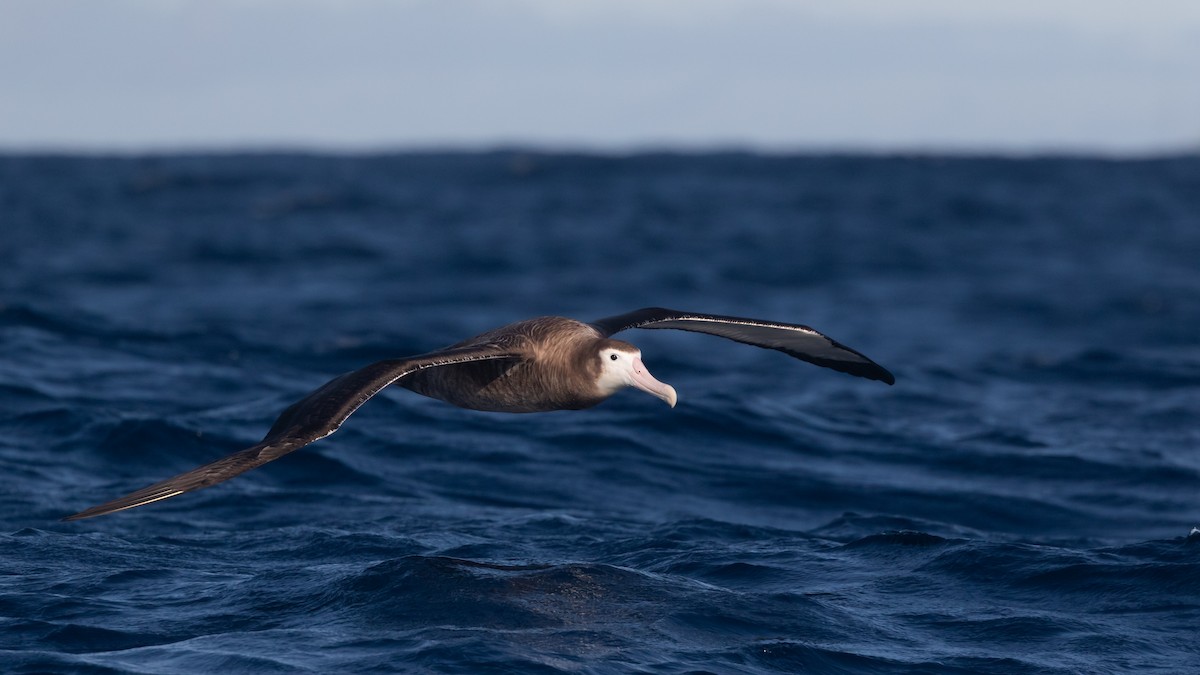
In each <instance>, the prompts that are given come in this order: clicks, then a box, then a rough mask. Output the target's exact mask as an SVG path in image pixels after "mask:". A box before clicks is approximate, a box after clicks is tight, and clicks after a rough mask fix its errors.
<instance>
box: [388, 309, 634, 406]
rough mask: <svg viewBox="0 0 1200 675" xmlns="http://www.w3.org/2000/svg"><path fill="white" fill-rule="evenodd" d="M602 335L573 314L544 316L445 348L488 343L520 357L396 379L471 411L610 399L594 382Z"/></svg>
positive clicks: (404, 384)
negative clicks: (595, 346) (594, 347)
mask: <svg viewBox="0 0 1200 675" xmlns="http://www.w3.org/2000/svg"><path fill="white" fill-rule="evenodd" d="M602 338H603V336H602V335H600V333H599V331H597V330H596V328H595V327H593V326H590V325H588V324H586V323H583V322H581V321H576V320H574V319H566V318H563V317H559V316H546V317H541V318H537V319H529V320H526V321H519V322H517V323H512V324H509V325H507V326H503V327H501V328H497V329H494V330H490V331H488V332H486V333H483V334H482V335H477V336H475V337H473V338H470V339H467V340H463V341H462V342H457V343H455V344H453V345H450V346H449V347H447V348H446V349H463V348H488V347H489V346H490V347H494V348H497V349H502V350H504V351H506V352H515V353H517V354H519V356H517V357H514V358H511V359H496V360H489V361H476V362H471V363H465V364H459V365H450V366H445V367H443V368H430V369H427V370H422V371H420V372H416V373H413V374H412V375H410V376H409V377H406V378H404V379H402V380H400V381H399V382H397V384H399V385H400V386H402V387H404V388H405V389H409V390H412V391H415V392H417V393H418V394H423V395H425V396H428V397H430V398H436V399H438V400H441V401H445V402H446V403H450V404H452V405H456V406H458V407H460V408H469V409H471V410H487V411H491V412H510V413H529V412H547V411H551V410H579V409H582V408H590V407H592V406H594V405H596V404H597V403H600V402H601V401H603V400H604V399H606V398H608V394H605V393H603V392H602V391H600V390H599V389H598V388H595V387H593V386H591V385H593V384H594V383H595V380H596V378H597V376H598V374H599V370H600V368H599V366H600V364H599V363H598V362H596V360H595V359H594V358H592V356H593V350H592V345H593V344H594V343H595V342H596V340H599V339H602ZM610 342H617V341H616V340H610Z"/></svg>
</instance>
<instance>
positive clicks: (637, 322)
mask: <svg viewBox="0 0 1200 675" xmlns="http://www.w3.org/2000/svg"><path fill="white" fill-rule="evenodd" d="M592 325H593V326H595V327H596V328H597V329H599V331H600V332H601V333H602V334H603V335H604V336H605V337H607V336H609V335H612V334H613V333H618V332H620V331H623V330H627V329H630V328H675V329H678V330H687V331H693V332H696V333H707V334H709V335H717V336H719V337H723V338H727V339H730V340H734V341H736V342H741V343H742V344H747V345H754V346H755V347H763V348H764V349H774V350H776V351H781V352H783V353H784V354H787V355H789V356H794V357H796V358H798V359H801V360H804V361H808V362H809V363H814V364H816V365H818V366H824V367H826V368H832V369H834V370H837V371H840V372H843V373H849V374H851V375H857V376H858V377H865V378H868V379H871V380H879V381H881V382H886V383H888V384H895V382H896V378H895V377H894V376H892V374H891V373H889V372H888V371H887V369H886V368H884V367H883V366H881V365H879V364H878V363H875V362H874V361H872V360H871V359H869V358H867V357H866V356H864V355H862V354H860V353H858V352H857V351H855V350H853V349H851V348H849V347H847V346H846V345H844V344H842V343H840V342H837V341H836V340H834V339H832V338H830V337H828V336H825V335H822V334H821V333H818V332H817V331H815V330H813V329H812V328H809V327H808V326H801V325H799V324H794V323H780V322H778V321H763V320H762V319H743V318H741V317H736V316H721V315H718V314H699V313H696V312H680V311H678V310H674V309H663V308H662V307H647V308H646V309H639V310H637V311H634V312H629V313H628V314H621V315H618V316H610V317H608V318H604V319H600V320H599V321H593V322H592Z"/></svg>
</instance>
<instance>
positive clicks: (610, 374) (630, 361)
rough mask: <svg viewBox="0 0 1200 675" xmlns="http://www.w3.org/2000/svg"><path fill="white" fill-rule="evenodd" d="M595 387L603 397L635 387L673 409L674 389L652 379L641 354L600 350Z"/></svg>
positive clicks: (616, 350)
mask: <svg viewBox="0 0 1200 675" xmlns="http://www.w3.org/2000/svg"><path fill="white" fill-rule="evenodd" d="M596 386H597V388H599V389H600V391H601V392H602V393H603V394H604V395H605V396H611V395H612V394H614V393H616V392H617V390H618V389H621V388H622V387H637V388H638V389H641V390H642V391H644V392H646V393H647V394H650V395H652V396H657V397H658V398H661V399H662V400H664V401H666V402H667V405H669V406H671V407H672V408H674V407H675V401H676V400H677V397H676V395H675V388H674V387H672V386H671V385H669V384H664V383H662V382H659V381H658V380H656V379H654V376H653V375H651V374H650V371H649V370H646V366H645V365H644V364H643V363H642V353H641V352H640V351H637V352H627V351H622V350H620V349H614V348H612V347H606V348H604V349H602V350H600V377H599V378H597V380H596Z"/></svg>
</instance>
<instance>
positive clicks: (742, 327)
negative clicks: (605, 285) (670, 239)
mask: <svg viewBox="0 0 1200 675" xmlns="http://www.w3.org/2000/svg"><path fill="white" fill-rule="evenodd" d="M629 328H650V329H658V328H671V329H679V330H687V331H693V332H699V333H707V334H710V335H717V336H719V337H724V338H727V339H730V340H734V341H736V342H742V343H744V344H749V345H754V346H756V347H763V348H766V349H774V350H777V351H781V352H784V353H785V354H788V355H790V356H793V357H795V358H798V359H802V360H804V361H809V362H811V363H815V364H817V365H819V366H824V367H827V368H832V369H834V370H838V371H841V372H845V373H849V374H851V375H857V376H859V377H865V378H869V379H874V380H881V381H883V382H886V383H888V384H892V383H893V382H894V381H895V379H894V378H893V377H892V375H891V373H889V372H888V371H887V370H885V369H884V368H882V367H880V366H879V365H878V364H876V363H875V362H873V361H871V360H870V359H868V358H867V357H865V356H863V355H862V354H860V353H858V352H856V351H854V350H853V349H850V348H849V347H846V346H845V345H842V344H839V343H838V342H835V341H834V340H831V339H830V338H828V337H826V336H824V335H822V334H821V333H818V332H817V331H815V330H813V329H811V328H808V327H807V326H801V325H798V324H787V323H778V322H772V321H762V320H758V319H744V318H739V317H731V316H720V315H715V314H699V313H695V312H680V311H676V310H669V309H662V308H647V309H641V310H637V311H634V312H629V313H628V314H621V315H619V316H613V317H608V318H605V319H600V320H598V321H594V322H592V323H583V322H581V321H576V320H574V319H567V318H563V317H541V318H537V319H529V320H527V321H519V322H517V323H513V324H509V325H507V326H503V327H501V328H496V329H494V330H491V331H488V332H486V333H482V334H480V335H477V336H475V337H473V338H470V339H467V340H463V341H461V342H457V343H455V344H453V345H451V346H449V347H446V348H444V349H440V350H437V351H433V352H429V353H427V354H421V355H418V356H411V357H407V358H401V359H389V360H386V361H379V362H377V363H372V364H370V365H368V366H365V367H363V368H360V369H358V370H355V371H352V372H349V373H346V374H344V375H341V376H340V377H336V378H334V379H333V380H330V381H329V382H327V383H325V384H324V385H323V386H321V387H319V388H318V389H316V390H315V391H313V392H312V393H310V394H309V395H308V396H305V397H304V398H303V399H301V400H299V401H297V402H296V403H294V404H292V405H291V406H289V407H288V408H287V409H285V410H284V411H283V412H282V413H281V414H280V415H279V417H278V419H276V420H275V423H274V424H273V425H272V426H271V429H270V430H269V431H268V432H267V435H266V436H265V437H264V438H263V440H262V441H260V442H259V443H258V444H257V445H254V446H252V447H249V448H247V449H245V450H241V451H239V452H235V453H234V454H232V455H229V456H228V457H224V458H222V459H219V460H217V461H215V462H212V463H211V464H206V465H204V466H201V467H199V468H196V469H193V470H191V471H188V472H185V473H182V474H179V475H178V476H175V477H173V478H168V479H167V480H165V481H162V482H160V483H156V484H154V485H151V486H149V487H147V488H143V489H141V490H138V491H136V492H133V493H130V494H128V495H126V496H124V497H120V498H118V499H114V500H112V501H110V502H106V503H104V504H101V505H99V506H94V507H92V508H90V509H86V510H84V511H81V512H79V513H76V514H74V515H71V516H67V517H66V518H64V520H79V519H81V518H90V517H93V516H100V515H105V514H108V513H113V512H115V511H122V510H124V509H129V508H133V507H136V506H142V505H145V504H149V503H152V502H156V501H161V500H163V499H169V498H171V497H175V496H177V495H180V494H183V493H185V492H191V491H194V490H199V489H201V488H205V487H208V486H210V485H215V484H216V483H220V482H222V481H225V480H228V479H230V478H233V477H234V476H237V475H239V474H241V473H244V472H246V471H249V470H250V469H253V468H255V467H257V466H261V465H263V464H266V463H267V462H270V461H272V460H275V459H278V458H279V457H282V456H283V455H286V454H288V453H290V452H292V451H294V450H298V449H299V448H302V447H304V446H305V445H308V444H309V443H312V442H313V441H317V440H320V439H322V438H324V437H326V436H328V435H330V434H332V433H333V432H335V431H337V429H338V427H340V426H341V425H342V423H343V422H345V421H346V418H348V417H349V416H350V415H351V414H352V413H353V412H354V411H355V410H357V409H358V407H359V406H361V405H362V404H363V403H365V402H366V401H367V400H368V399H370V398H371V397H372V396H374V395H375V394H377V393H378V392H379V391H380V390H382V389H383V388H384V387H386V386H388V385H390V384H393V383H397V384H399V385H400V386H402V387H405V388H407V389H410V390H412V391H414V392H416V393H418V394H422V395H425V396H429V397H432V398H436V399H440V400H442V401H445V402H447V403H450V404H452V405H456V406H458V407H460V408H469V409H472V410H485V411H493V412H513V413H518V412H519V413H528V412H546V411H551V410H578V409H580V408H589V407H591V406H594V405H596V404H598V403H600V402H602V401H604V400H605V399H607V398H608V397H609V396H611V395H613V394H614V393H616V392H617V391H618V390H620V389H622V388H625V387H635V388H637V389H641V390H642V391H645V392H646V393H649V394H651V395H653V396H656V397H658V398H660V399H662V400H663V401H665V402H666V403H667V404H669V405H670V406H671V407H674V406H675V402H676V400H677V399H676V393H675V389H674V388H673V387H671V386H670V385H668V384H664V383H662V382H659V381H658V380H657V379H655V378H654V377H653V376H652V375H651V374H650V372H649V371H648V370H647V369H646V367H645V365H644V364H643V363H642V359H641V351H640V350H639V349H638V348H637V347H634V346H633V345H631V344H629V343H628V342H623V341H621V340H614V339H612V338H611V337H609V336H611V335H612V334H614V333H617V332H619V331H622V330H626V329H629Z"/></svg>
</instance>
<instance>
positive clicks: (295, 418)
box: [63, 344, 523, 520]
mask: <svg viewBox="0 0 1200 675" xmlns="http://www.w3.org/2000/svg"><path fill="white" fill-rule="evenodd" d="M522 357H523V354H522V352H521V351H520V350H516V349H511V348H506V347H504V346H501V345H496V344H484V345H473V346H469V347H457V348H453V349H446V350H442V351H438V352H431V353H429V354H422V355H420V356H414V357H411V358H406V359H390V360H387V361H379V362H377V363H372V364H371V365H369V366H366V367H364V368H360V369H358V370H355V371H352V372H349V373H346V374H345V375H342V376H340V377H336V378H334V379H332V380H330V381H329V382H327V383H325V385H323V386H322V387H320V388H319V389H317V390H316V391H314V392H312V393H311V394H309V395H308V396H305V397H304V398H302V399H300V400H299V401H297V402H296V403H294V404H292V405H291V406H289V407H288V408H287V409H286V410H284V411H283V413H281V414H280V415H279V418H278V419H276V420H275V424H274V425H272V426H271V430H270V431H268V432H267V435H266V436H265V437H264V438H263V439H262V441H261V442H259V443H258V444H257V445H255V446H253V447H250V448H246V449H245V450H241V451H239V452H235V453H233V454H232V455H229V456H228V457H224V458H222V459H218V460H217V461H215V462H212V463H211V464H205V465H204V466H201V467H199V468H196V469H192V470H191V471H188V472H185V473H181V474H179V475H178V476H175V477H173V478H168V479H167V480H164V481H162V482H160V483H155V484H154V485H151V486H149V487H146V488H142V489H141V490H138V491H137V492H132V493H130V494H127V495H125V496H124V497H119V498H117V499H114V500H112V501H110V502H105V503H103V504H100V505H99V506H93V507H92V508H90V509H86V510H84V511H80V512H79V513H76V514H74V515H70V516H67V517H66V518H63V520H80V519H83V518H92V517H94V516H103V515H105V514H109V513H113V512H115V511H123V510H125V509H132V508H134V507H136V506H143V505H145V504H150V503H151V502H157V501H161V500H163V499H169V498H171V497H176V496H178V495H181V494H183V493H185V492H192V491H194V490H199V489H201V488H206V487H208V486H210V485H216V484H217V483H220V482H223V481H227V480H229V479H230V478H233V477H234V476H237V475H239V474H242V473H245V472H247V471H249V470H250V469H253V468H255V467H259V466H262V465H263V464H266V463H267V462H270V461H273V460H276V459H279V458H280V457H283V456H284V455H286V454H288V453H289V452H292V451H293V450H298V449H300V448H302V447H304V446H306V445H308V444H309V443H312V442H313V441H318V440H320V439H322V438H325V437H326V436H328V435H329V434H332V433H333V432H335V431H337V430H338V427H340V426H341V425H342V423H343V422H345V421H346V418H348V417H350V415H351V414H353V413H354V411H355V410H358V408H359V406H361V405H362V404H363V403H365V402H366V401H367V399H369V398H371V397H372V396H374V395H375V394H377V393H379V392H380V390H382V389H383V388H384V387H386V386H388V385H389V384H392V383H393V382H395V381H396V380H399V379H400V378H402V377H406V376H408V375H411V374H413V373H415V372H417V371H419V370H424V369H426V368H436V367H439V366H450V365H454V364H458V363H467V362H470V361H485V360H491V359H520V358H522Z"/></svg>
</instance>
